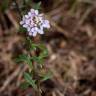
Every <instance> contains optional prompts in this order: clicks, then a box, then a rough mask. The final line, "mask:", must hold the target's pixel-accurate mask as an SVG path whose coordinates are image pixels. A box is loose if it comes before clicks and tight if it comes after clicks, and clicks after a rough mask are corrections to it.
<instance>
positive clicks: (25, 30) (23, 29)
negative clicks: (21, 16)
mask: <svg viewBox="0 0 96 96" xmlns="http://www.w3.org/2000/svg"><path fill="white" fill-rule="evenodd" d="M18 32H21V33H23V32H24V33H25V32H27V29H26V28H24V27H22V26H20V27H19V30H18Z"/></svg>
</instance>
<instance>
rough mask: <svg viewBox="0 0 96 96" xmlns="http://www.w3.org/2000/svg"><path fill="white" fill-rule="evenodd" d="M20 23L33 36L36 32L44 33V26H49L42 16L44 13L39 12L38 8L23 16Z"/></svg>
mask: <svg viewBox="0 0 96 96" xmlns="http://www.w3.org/2000/svg"><path fill="white" fill-rule="evenodd" d="M20 24H21V25H22V26H23V27H24V28H26V29H27V31H28V34H29V35H30V36H34V37H35V36H36V35H37V33H39V34H44V28H50V23H49V21H48V20H46V19H45V18H44V14H39V12H38V10H34V9H31V10H30V11H29V12H28V14H27V15H25V16H23V18H22V21H21V22H20Z"/></svg>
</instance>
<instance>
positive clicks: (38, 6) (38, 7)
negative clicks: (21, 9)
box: [32, 2, 41, 10]
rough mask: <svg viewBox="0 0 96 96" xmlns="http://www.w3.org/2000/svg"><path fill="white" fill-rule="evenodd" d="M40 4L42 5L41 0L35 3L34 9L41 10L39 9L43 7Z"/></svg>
mask: <svg viewBox="0 0 96 96" xmlns="http://www.w3.org/2000/svg"><path fill="white" fill-rule="evenodd" d="M40 6H41V2H39V3H36V4H34V5H33V6H32V7H33V9H35V10H39V9H41V7H40Z"/></svg>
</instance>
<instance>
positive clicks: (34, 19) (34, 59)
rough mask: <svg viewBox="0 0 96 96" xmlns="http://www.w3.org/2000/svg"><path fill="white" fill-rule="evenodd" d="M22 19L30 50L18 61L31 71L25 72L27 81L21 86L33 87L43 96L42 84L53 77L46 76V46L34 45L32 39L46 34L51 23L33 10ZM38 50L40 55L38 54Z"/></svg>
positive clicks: (21, 23) (39, 95) (48, 73)
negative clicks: (46, 29)
mask: <svg viewBox="0 0 96 96" xmlns="http://www.w3.org/2000/svg"><path fill="white" fill-rule="evenodd" d="M37 5H38V4H37ZM39 7H40V6H39ZM39 7H37V8H39ZM22 17H23V18H22V20H21V21H20V25H22V26H23V27H24V28H26V29H27V33H28V36H26V37H27V39H26V40H27V47H28V49H29V50H27V51H28V52H27V54H22V55H20V56H19V58H18V59H17V61H18V62H25V63H26V64H28V66H29V70H28V72H24V79H25V81H24V82H23V83H22V84H21V85H22V86H23V88H24V89H25V88H27V87H29V86H32V87H33V88H34V90H35V91H36V93H37V96H41V93H42V92H41V87H40V84H41V82H43V81H45V80H47V79H49V78H50V76H51V73H50V72H47V74H46V70H45V68H44V64H43V61H44V59H45V57H47V56H48V51H47V49H46V47H45V46H44V44H41V43H39V44H36V43H33V41H32V38H31V37H32V36H33V37H36V35H37V33H39V34H44V29H45V28H50V23H49V21H48V20H46V19H45V17H44V14H40V13H39V10H38V9H31V10H30V11H29V12H28V13H27V15H24V16H22ZM38 50H39V54H36V52H37V51H38ZM42 70H43V71H42ZM22 86H21V87H22Z"/></svg>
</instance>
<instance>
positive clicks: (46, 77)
mask: <svg viewBox="0 0 96 96" xmlns="http://www.w3.org/2000/svg"><path fill="white" fill-rule="evenodd" d="M51 77H52V73H51V72H48V73H47V74H44V75H43V76H42V81H45V80H48V79H50V78H51Z"/></svg>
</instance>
